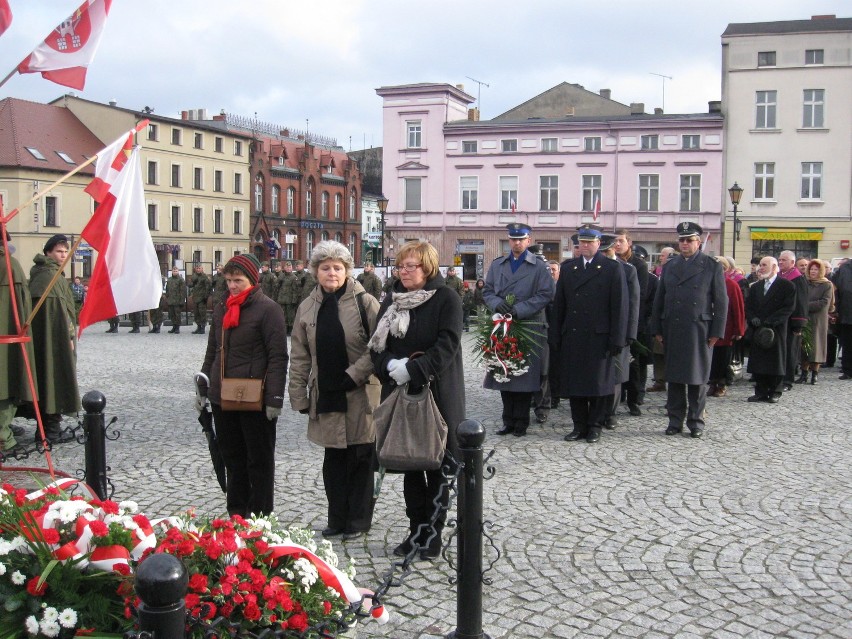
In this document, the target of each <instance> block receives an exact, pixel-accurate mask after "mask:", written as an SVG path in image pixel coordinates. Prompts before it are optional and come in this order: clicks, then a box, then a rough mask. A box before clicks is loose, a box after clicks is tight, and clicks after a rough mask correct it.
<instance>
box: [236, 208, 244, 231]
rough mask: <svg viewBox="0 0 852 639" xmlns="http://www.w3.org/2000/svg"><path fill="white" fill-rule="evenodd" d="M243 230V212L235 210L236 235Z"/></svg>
mask: <svg viewBox="0 0 852 639" xmlns="http://www.w3.org/2000/svg"><path fill="white" fill-rule="evenodd" d="M242 232H243V212H242V211H234V235H239V234H240V233H242Z"/></svg>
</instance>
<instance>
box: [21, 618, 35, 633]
mask: <svg viewBox="0 0 852 639" xmlns="http://www.w3.org/2000/svg"><path fill="white" fill-rule="evenodd" d="M24 625H25V626H26V627H27V632H28V633H29V634H31V635H37V634H38V619H36V618H35V617H34V616H33V615H30V616H29V617H27V619H26V621H24Z"/></svg>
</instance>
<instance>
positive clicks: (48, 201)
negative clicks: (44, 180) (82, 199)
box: [44, 195, 59, 226]
mask: <svg viewBox="0 0 852 639" xmlns="http://www.w3.org/2000/svg"><path fill="white" fill-rule="evenodd" d="M58 204H59V203H58V202H57V201H56V197H55V196H53V195H48V196H45V198H44V225H45V226H59V222H58V218H59V211H57V208H58Z"/></svg>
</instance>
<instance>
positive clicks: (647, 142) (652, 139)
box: [641, 135, 660, 151]
mask: <svg viewBox="0 0 852 639" xmlns="http://www.w3.org/2000/svg"><path fill="white" fill-rule="evenodd" d="M641 139H642V150H643V151H656V150H657V149H659V148H660V136H659V135H643V136H642V138H641Z"/></svg>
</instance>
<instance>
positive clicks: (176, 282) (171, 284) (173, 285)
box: [166, 275, 186, 333]
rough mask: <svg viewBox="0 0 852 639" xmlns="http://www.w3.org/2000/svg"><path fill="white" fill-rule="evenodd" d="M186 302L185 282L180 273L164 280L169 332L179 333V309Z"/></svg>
mask: <svg viewBox="0 0 852 639" xmlns="http://www.w3.org/2000/svg"><path fill="white" fill-rule="evenodd" d="M185 303H186V282H184V281H183V278H182V277H181V276H180V275H172V276H170V277H169V279H168V280H167V281H166V304H168V305H169V321H171V323H172V330H170V331H169V333H180V310H181V308H182V307H183V305H184V304H185Z"/></svg>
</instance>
